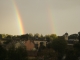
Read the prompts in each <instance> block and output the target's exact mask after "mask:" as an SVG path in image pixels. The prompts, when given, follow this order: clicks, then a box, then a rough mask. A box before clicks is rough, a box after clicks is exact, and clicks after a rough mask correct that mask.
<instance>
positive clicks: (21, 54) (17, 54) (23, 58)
mask: <svg viewBox="0 0 80 60" xmlns="http://www.w3.org/2000/svg"><path fill="white" fill-rule="evenodd" d="M7 55H8V56H7V60H27V50H26V48H23V47H19V48H17V49H15V47H14V46H13V47H11V48H10V49H9V50H8V53H7Z"/></svg>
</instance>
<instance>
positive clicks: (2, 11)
mask: <svg viewBox="0 0 80 60" xmlns="http://www.w3.org/2000/svg"><path fill="white" fill-rule="evenodd" d="M14 5H15V6H16V7H17V8H18V12H19V14H20V17H21V21H22V24H23V30H24V32H25V33H24V34H26V33H32V34H35V33H39V34H43V35H46V34H56V35H63V34H64V33H66V32H67V33H68V34H69V35H70V34H73V33H78V32H79V31H80V0H0V34H11V35H20V29H19V28H20V25H19V22H18V19H17V15H16V11H15V10H16V9H15V6H14Z"/></svg>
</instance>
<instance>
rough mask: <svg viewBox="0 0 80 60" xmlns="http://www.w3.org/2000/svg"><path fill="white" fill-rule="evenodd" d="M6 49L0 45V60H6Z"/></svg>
mask: <svg viewBox="0 0 80 60" xmlns="http://www.w3.org/2000/svg"><path fill="white" fill-rule="evenodd" d="M6 52H7V51H6V49H4V48H3V47H2V45H0V60H6Z"/></svg>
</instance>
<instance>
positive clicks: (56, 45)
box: [52, 38, 67, 60]
mask: <svg viewBox="0 0 80 60" xmlns="http://www.w3.org/2000/svg"><path fill="white" fill-rule="evenodd" d="M66 47H67V42H66V41H65V40H62V39H59V38H56V39H55V40H53V41H52V48H53V49H54V50H55V52H57V53H58V59H59V60H61V59H62V57H63V55H64V52H65V49H66Z"/></svg>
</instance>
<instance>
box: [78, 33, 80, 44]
mask: <svg viewBox="0 0 80 60" xmlns="http://www.w3.org/2000/svg"><path fill="white" fill-rule="evenodd" d="M78 39H79V43H80V32H78Z"/></svg>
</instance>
